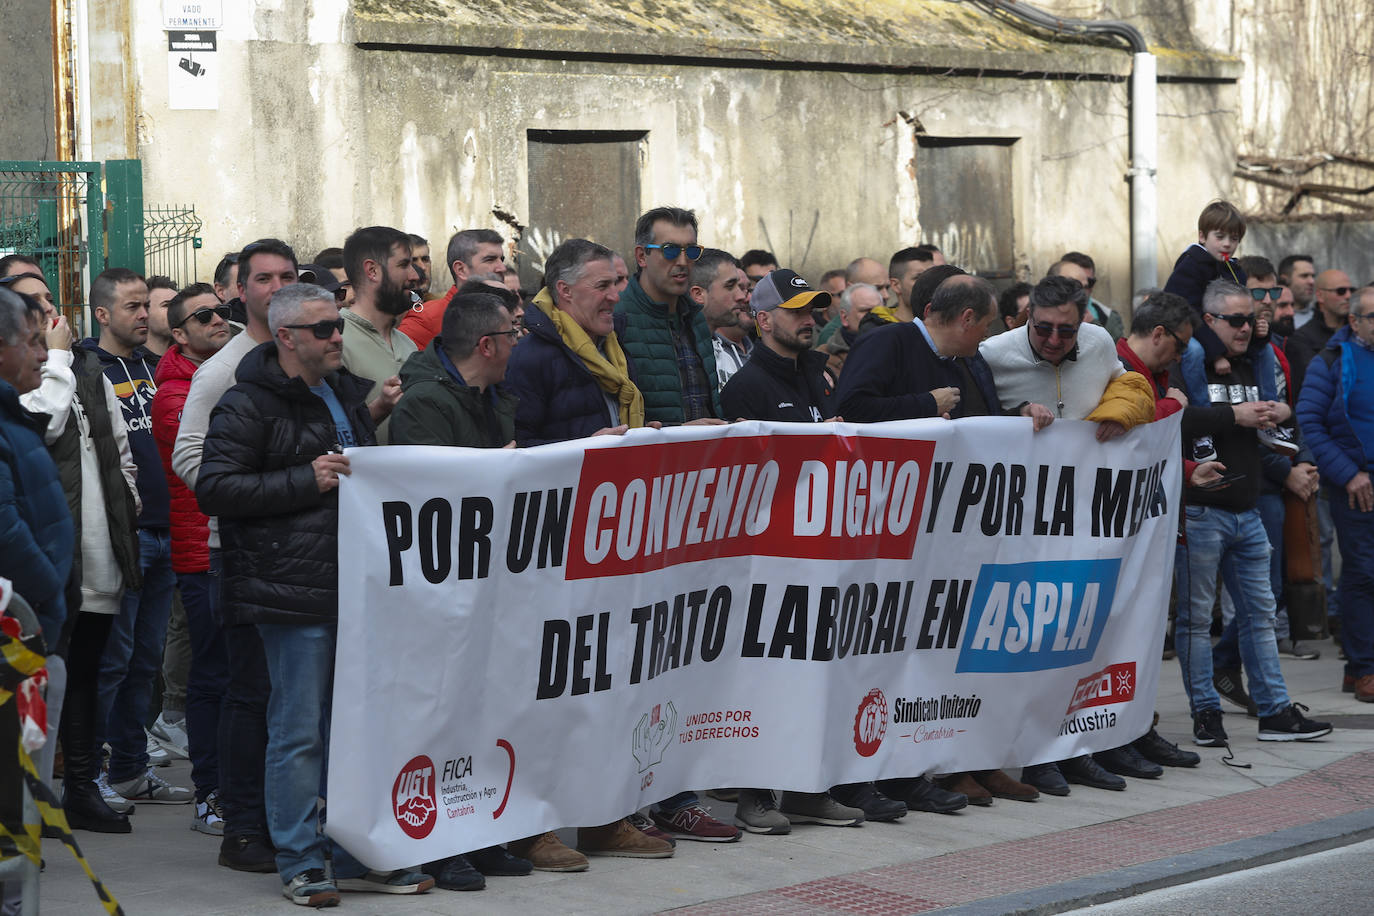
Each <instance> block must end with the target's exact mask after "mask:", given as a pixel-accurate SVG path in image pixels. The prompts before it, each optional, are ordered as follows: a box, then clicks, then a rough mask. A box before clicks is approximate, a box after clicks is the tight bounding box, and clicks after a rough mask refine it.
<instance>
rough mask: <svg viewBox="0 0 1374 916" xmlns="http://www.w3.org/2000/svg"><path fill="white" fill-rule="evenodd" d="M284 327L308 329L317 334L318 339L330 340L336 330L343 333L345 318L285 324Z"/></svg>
mask: <svg viewBox="0 0 1374 916" xmlns="http://www.w3.org/2000/svg"><path fill="white" fill-rule="evenodd" d="M282 327H284V328H291V329H292V330H295V331H306V330H308V331H310V333H311V334H314V335H315V339H316V340H328V339H329V338H331V337H333V336H334V332H335V331H337V332H338V333H340V334H342V333H343V329H344V320H343V319H342V318H335V319H334V320H333V321H317V322H315V323H314V324H284V325H282Z"/></svg>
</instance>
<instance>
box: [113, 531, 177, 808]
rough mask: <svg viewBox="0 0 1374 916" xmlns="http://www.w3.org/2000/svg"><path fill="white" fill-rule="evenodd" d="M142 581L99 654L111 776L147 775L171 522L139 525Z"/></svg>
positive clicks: (127, 595)
mask: <svg viewBox="0 0 1374 916" xmlns="http://www.w3.org/2000/svg"><path fill="white" fill-rule="evenodd" d="M138 562H139V567H140V568H141V569H142V571H143V587H142V588H140V589H136V590H135V589H126V590H125V592H124V599H123V601H122V602H121V603H120V608H119V613H118V614H116V615H115V618H114V622H113V623H112V624H111V626H110V638H109V641H108V642H106V643H105V654H104V655H103V656H102V657H101V659H100V688H99V703H100V706H99V708H98V711H97V713H96V715H97V723H103V724H104V732H105V734H104V740H106V741H108V742H109V744H110V781H111V782H122V781H123V780H126V779H133V778H134V777H136V776H142V775H143V771H144V770H146V769H147V768H148V736H147V735H146V734H144V731H143V729H144V727H145V726H146V725H147V724H148V708H149V705H150V704H151V703H152V698H153V686H154V682H155V681H156V679H157V673H158V671H159V670H161V668H162V648H163V643H164V642H165V640H166V638H167V617H168V615H169V614H170V613H171V611H172V588H173V587H174V586H175V585H176V576H175V575H174V574H173V573H172V539H171V536H170V534H169V533H168V531H167V529H166V528H140V529H138Z"/></svg>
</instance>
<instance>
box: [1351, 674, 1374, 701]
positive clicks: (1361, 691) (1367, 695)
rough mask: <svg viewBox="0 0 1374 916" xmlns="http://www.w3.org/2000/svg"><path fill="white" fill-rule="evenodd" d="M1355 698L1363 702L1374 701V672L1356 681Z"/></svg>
mask: <svg viewBox="0 0 1374 916" xmlns="http://www.w3.org/2000/svg"><path fill="white" fill-rule="evenodd" d="M1355 699H1357V700H1359V701H1360V702H1361V703H1374V674H1366V675H1365V676H1364V677H1362V678H1359V679H1357V680H1356V681H1355Z"/></svg>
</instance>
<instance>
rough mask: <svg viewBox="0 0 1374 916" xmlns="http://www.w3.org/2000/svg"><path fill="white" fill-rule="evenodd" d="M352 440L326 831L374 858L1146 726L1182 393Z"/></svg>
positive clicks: (1169, 547) (1068, 747)
mask: <svg viewBox="0 0 1374 916" xmlns="http://www.w3.org/2000/svg"><path fill="white" fill-rule="evenodd" d="M1095 429H1096V427H1095V425H1094V424H1090V423H1081V422H1067V421H1060V422H1056V423H1055V424H1053V425H1052V426H1051V427H1050V428H1049V429H1047V430H1045V431H1043V432H1040V433H1032V431H1031V426H1030V422H1029V421H1028V420H1024V419H1020V418H1016V419H1012V418H1001V417H989V418H975V419H965V420H959V421H957V422H953V423H951V422H948V421H943V420H933V421H930V420H922V421H910V422H901V423H885V424H874V425H867V426H857V425H851V424H833V425H818V426H813V425H805V424H766V423H752V422H750V423H737V424H734V425H731V426H728V427H717V428H677V429H669V430H662V431H655V430H638V431H634V432H632V433H631V434H629V435H627V436H625V437H623V438H613V437H603V438H596V439H590V440H581V441H577V442H571V443H563V444H559V445H550V446H544V447H541V448H536V449H525V450H518V451H510V450H471V449H441V448H419V447H389V448H370V449H353V450H350V451H349V453H348V454H349V458H350V460H351V462H352V476H351V477H349V478H347V479H346V480H345V481H344V482H343V485H342V487H341V489H340V519H339V551H340V556H339V597H340V601H339V643H338V656H337V659H338V661H337V668H336V673H335V681H334V706H333V736H332V741H331V747H330V758H329V761H330V763H329V785H330V788H331V791H330V793H329V823H328V830H329V833H330V834H331V835H332V836H334V837H335V838H336V839H338V840H339V841H341V842H342V843H343V844H344V845H345V846H346V847H347V848H348V849H350V850H351V851H352V852H353V853H354V854H356V855H357V856H358V857H359V858H361V859H362V860H363V861H365V862H367V863H368V864H369V865H371V866H372V867H375V868H394V867H401V866H405V865H413V864H414V863H417V862H423V861H428V860H432V859H437V858H440V857H442V856H445V855H450V854H454V853H457V852H463V851H467V850H471V849H475V848H479V847H482V846H486V845H489V844H492V843H497V842H502V841H506V840H511V839H515V838H518V837H524V836H529V835H533V834H536V833H539V832H542V831H544V830H548V829H552V828H557V827H564V826H586V825H594V824H603V823H608V822H610V821H613V820H615V819H616V818H619V817H622V816H624V815H625V814H627V813H629V812H630V811H632V810H634V809H636V808H639V807H641V806H643V805H646V804H649V803H651V802H655V801H658V800H660V799H663V798H666V797H667V796H669V795H672V794H674V793H676V792H678V791H681V790H683V789H689V788H693V789H704V788H709V787H713V786H765V787H773V788H780V789H795V790H803V791H816V790H821V789H825V788H827V787H828V786H831V785H833V784H837V783H848V782H857V781H862V780H870V779H875V778H881V777H899V776H911V775H916V774H921V773H927V772H937V773H938V772H957V771H962V770H969V769H984V768H992V767H1002V766H1016V765H1023V764H1028V763H1034V762H1040V761H1044V760H1058V759H1063V758H1066V757H1069V756H1073V755H1076V754H1080V753H1083V752H1087V751H1093V750H1103V749H1106V748H1111V747H1116V746H1118V745H1121V744H1124V743H1126V742H1127V741H1130V740H1132V739H1134V738H1136V737H1138V736H1140V735H1141V734H1143V733H1144V732H1145V731H1147V730H1148V729H1149V727H1150V720H1151V715H1152V713H1153V702H1154V696H1155V689H1156V686H1157V681H1158V677H1159V667H1160V648H1161V641H1162V639H1163V633H1164V615H1165V610H1166V603H1167V601H1168V595H1169V585H1170V578H1171V576H1170V570H1171V569H1172V561H1173V551H1174V540H1175V526H1176V522H1177V512H1178V507H1177V505H1176V504H1175V502H1176V499H1175V495H1176V494H1178V493H1179V492H1180V489H1181V480H1180V462H1179V460H1178V458H1177V456H1178V455H1179V453H1180V448H1179V425H1178V418H1177V417H1174V418H1171V419H1169V420H1165V421H1161V422H1157V423H1153V424H1150V425H1149V426H1146V427H1142V428H1139V429H1137V430H1135V431H1133V432H1131V433H1129V434H1128V435H1126V436H1124V437H1122V438H1120V439H1117V440H1115V441H1113V442H1109V443H1106V444H1102V443H1098V442H1097V441H1096V439H1095V437H1094V432H1095Z"/></svg>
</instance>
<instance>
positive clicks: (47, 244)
mask: <svg viewBox="0 0 1374 916" xmlns="http://www.w3.org/2000/svg"><path fill="white" fill-rule="evenodd" d="M200 228H201V221H200V219H199V218H198V217H197V216H196V211H195V208H194V207H168V206H148V207H145V206H144V203H143V163H141V162H140V161H138V160H137V159H114V160H110V161H108V162H105V163H103V164H102V163H99V162H37V161H34V162H25V161H0V256H3V255H7V254H13V253H19V254H26V255H29V256H30V257H32V258H33V259H34V260H36V261H38V263H39V264H41V265H42V267H43V274H44V276H46V277H47V280H48V287H49V288H50V289H51V290H52V292H53V298H54V299H56V300H57V302H58V304H59V305H60V306H61V308H62V310H63V312H64V313H65V314H66V315H67V318H68V320H69V321H71V322H72V327H73V329H79V330H80V332H82V333H85V332H89V331H90V330H91V328H90V325H89V322H88V320H87V313H88V311H89V310H88V308H87V306H88V304H89V291H90V284H91V280H92V279H94V278H95V277H96V276H98V275H99V274H100V272H101V271H103V270H104V269H105V268H106V266H115V267H127V268H129V269H130V270H132V271H134V272H135V273H139V274H144V275H147V274H149V273H152V274H163V275H166V276H169V277H171V278H172V279H173V280H175V281H176V282H177V285H179V286H185V285H186V284H188V283H194V282H195V281H196V279H197V277H196V251H197V250H198V249H199V248H200Z"/></svg>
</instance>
